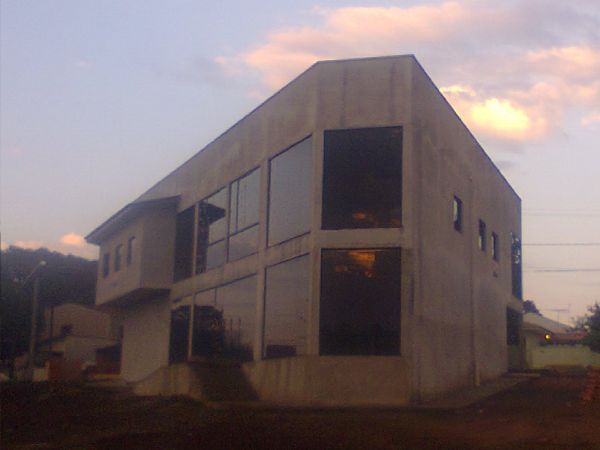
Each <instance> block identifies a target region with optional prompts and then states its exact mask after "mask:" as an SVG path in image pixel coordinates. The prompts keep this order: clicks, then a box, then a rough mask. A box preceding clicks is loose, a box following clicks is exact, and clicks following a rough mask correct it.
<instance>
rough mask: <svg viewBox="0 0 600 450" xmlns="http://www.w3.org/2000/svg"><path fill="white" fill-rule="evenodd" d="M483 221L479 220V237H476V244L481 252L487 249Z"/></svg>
mask: <svg viewBox="0 0 600 450" xmlns="http://www.w3.org/2000/svg"><path fill="white" fill-rule="evenodd" d="M486 228H487V227H486V226H485V222H484V221H483V220H479V238H478V242H477V244H478V246H479V250H481V251H482V252H484V253H485V252H486V250H487V234H486V233H487V231H486Z"/></svg>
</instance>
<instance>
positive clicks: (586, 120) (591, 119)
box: [581, 112, 600, 127]
mask: <svg viewBox="0 0 600 450" xmlns="http://www.w3.org/2000/svg"><path fill="white" fill-rule="evenodd" d="M597 124H600V112H594V113H591V114H588V115H587V116H585V117H583V118H582V119H581V125H582V126H584V127H589V126H592V125H597Z"/></svg>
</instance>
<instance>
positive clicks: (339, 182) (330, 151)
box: [323, 127, 402, 230]
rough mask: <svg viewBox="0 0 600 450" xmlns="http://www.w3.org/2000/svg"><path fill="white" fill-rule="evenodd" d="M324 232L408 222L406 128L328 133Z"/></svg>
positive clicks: (390, 226)
mask: <svg viewBox="0 0 600 450" xmlns="http://www.w3.org/2000/svg"><path fill="white" fill-rule="evenodd" d="M324 146H325V148H324V153H325V156H324V167H323V229H327V230H337V229H343V228H394V227H400V226H401V224H402V127H387V128H362V129H353V130H330V131H325V136H324Z"/></svg>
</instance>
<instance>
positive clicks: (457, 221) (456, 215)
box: [452, 195, 463, 231]
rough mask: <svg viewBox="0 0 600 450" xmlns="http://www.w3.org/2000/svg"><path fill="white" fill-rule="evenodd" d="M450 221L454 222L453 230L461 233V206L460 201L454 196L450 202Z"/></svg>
mask: <svg viewBox="0 0 600 450" xmlns="http://www.w3.org/2000/svg"><path fill="white" fill-rule="evenodd" d="M452 221H453V222H454V229H455V230H456V231H461V230H462V223H463V204H462V200H461V199H460V198H458V197H457V196H456V195H455V196H454V199H453V201H452Z"/></svg>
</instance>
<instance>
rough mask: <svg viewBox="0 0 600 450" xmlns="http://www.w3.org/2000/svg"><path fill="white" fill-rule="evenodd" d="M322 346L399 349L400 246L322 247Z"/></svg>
mask: <svg viewBox="0 0 600 450" xmlns="http://www.w3.org/2000/svg"><path fill="white" fill-rule="evenodd" d="M320 352H321V354H322V355H397V354H399V353H400V249H380V250H323V253H322V259H321V307H320Z"/></svg>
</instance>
